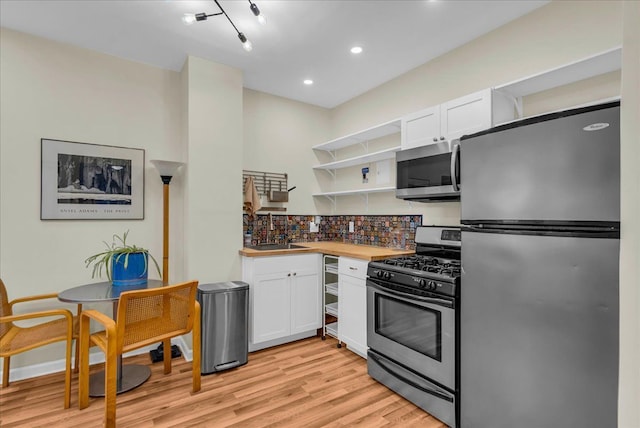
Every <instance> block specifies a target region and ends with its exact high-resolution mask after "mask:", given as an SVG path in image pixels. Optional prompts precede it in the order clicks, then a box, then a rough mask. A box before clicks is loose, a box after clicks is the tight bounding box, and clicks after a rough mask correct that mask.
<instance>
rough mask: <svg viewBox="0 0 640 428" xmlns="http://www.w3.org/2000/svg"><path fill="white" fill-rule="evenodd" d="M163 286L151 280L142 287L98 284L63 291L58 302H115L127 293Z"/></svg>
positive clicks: (59, 294) (109, 282)
mask: <svg viewBox="0 0 640 428" xmlns="http://www.w3.org/2000/svg"><path fill="white" fill-rule="evenodd" d="M162 285H163V282H162V281H161V280H159V279H150V280H148V281H147V283H146V284H142V285H116V286H114V285H113V284H112V283H111V281H105V282H96V283H93V284H85V285H79V286H77V287H73V288H69V289H67V290H64V291H61V292H60V293H58V300H60V301H62V302H67V303H92V302H115V301H117V300H118V299H119V298H120V294H121V293H124V292H125V291H132V290H144V289H147V288H156V287H162Z"/></svg>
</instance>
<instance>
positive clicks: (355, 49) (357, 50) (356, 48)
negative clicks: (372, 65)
mask: <svg viewBox="0 0 640 428" xmlns="http://www.w3.org/2000/svg"><path fill="white" fill-rule="evenodd" d="M361 52H362V48H361V47H360V46H354V47H352V48H351V53H352V54H359V53H361Z"/></svg>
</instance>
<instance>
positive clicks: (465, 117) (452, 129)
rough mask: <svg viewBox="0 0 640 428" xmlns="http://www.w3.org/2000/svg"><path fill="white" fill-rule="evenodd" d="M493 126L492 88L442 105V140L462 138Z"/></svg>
mask: <svg viewBox="0 0 640 428" xmlns="http://www.w3.org/2000/svg"><path fill="white" fill-rule="evenodd" d="M488 128H491V89H485V90H483V91H479V92H475V93H473V94H469V95H466V96H464V97H460V98H456V99H455V100H451V101H447V102H446V103H444V104H441V105H440V133H441V134H442V136H444V138H442V137H441V138H442V140H445V139H446V140H452V139H454V138H460V137H462V136H463V135H464V134H472V133H474V132H477V131H482V130H483V129H488Z"/></svg>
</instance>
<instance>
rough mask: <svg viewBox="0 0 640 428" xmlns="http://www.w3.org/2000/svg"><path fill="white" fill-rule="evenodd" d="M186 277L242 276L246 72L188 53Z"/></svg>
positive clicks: (207, 279) (212, 279)
mask: <svg viewBox="0 0 640 428" xmlns="http://www.w3.org/2000/svg"><path fill="white" fill-rule="evenodd" d="M183 73H186V74H187V76H188V84H187V97H188V98H187V99H188V101H187V123H186V128H187V130H186V131H187V135H188V136H187V152H188V161H187V167H186V168H187V180H186V204H185V221H184V225H183V230H184V236H185V246H184V257H185V268H186V269H185V271H186V273H185V278H189V279H198V280H199V281H200V283H201V284H204V283H209V282H218V281H227V280H240V279H242V275H241V270H240V256H239V254H238V251H239V250H240V249H241V248H242V153H243V147H242V135H243V134H242V72H241V71H240V70H238V69H234V68H232V67H227V66H224V65H220V64H215V63H212V62H209V61H206V60H203V59H200V58H195V57H189V58H188V60H187V66H186V68H185V70H184V71H183Z"/></svg>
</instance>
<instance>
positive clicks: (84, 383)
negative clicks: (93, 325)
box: [78, 317, 89, 410]
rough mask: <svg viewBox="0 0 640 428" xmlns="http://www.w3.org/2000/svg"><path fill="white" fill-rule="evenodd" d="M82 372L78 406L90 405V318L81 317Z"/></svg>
mask: <svg viewBox="0 0 640 428" xmlns="http://www.w3.org/2000/svg"><path fill="white" fill-rule="evenodd" d="M80 353H81V354H82V355H81V356H80V374H79V375H78V407H79V408H80V410H82V409H84V408H86V407H87V406H88V405H89V318H88V317H81V318H80Z"/></svg>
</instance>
